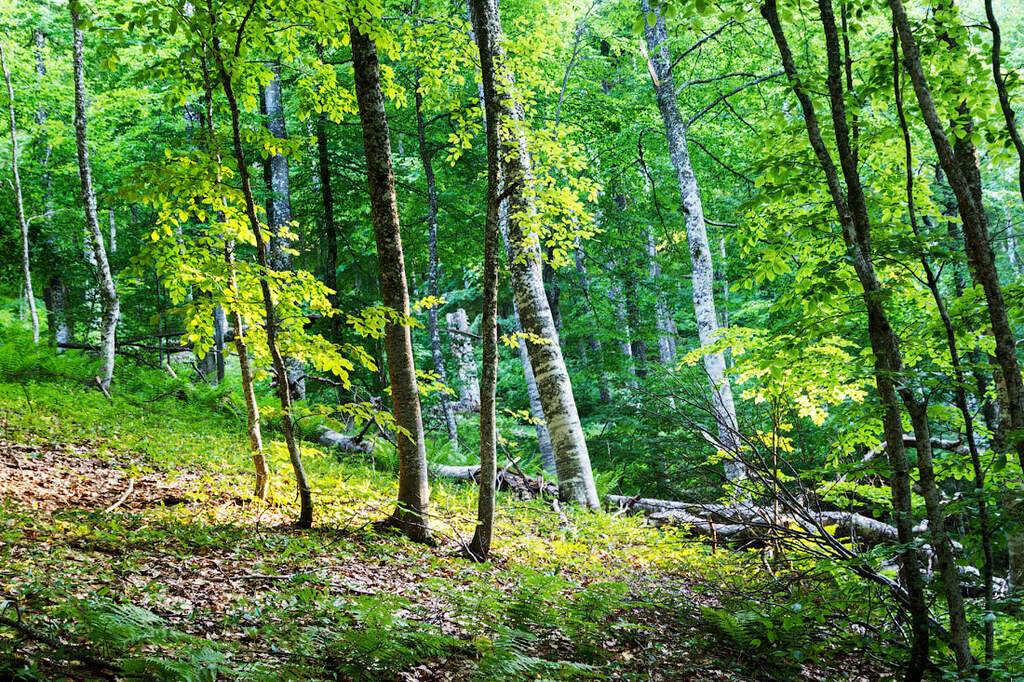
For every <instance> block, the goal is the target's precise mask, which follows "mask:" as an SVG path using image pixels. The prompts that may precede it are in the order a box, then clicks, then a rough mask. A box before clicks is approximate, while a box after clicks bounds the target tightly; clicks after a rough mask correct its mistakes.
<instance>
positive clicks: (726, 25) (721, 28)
mask: <svg viewBox="0 0 1024 682" xmlns="http://www.w3.org/2000/svg"><path fill="white" fill-rule="evenodd" d="M735 23H736V20H735V19H730V20H729V21H727V22H725V23H724V24H722V25H721V26H719V27H718V28H717V29H716V30H714V31H712V32H711V33H709V34H708V35H706V36H704V37H703V38H701V39H700V40H698V41H697V42H695V43H694V44H693V45H691V46H690V47H688V48H686V49H685V50H683V53H682V54H681V55H679V56H678V57H676V59H675V61H674V62H672V64H670V65H669V67H668V72H669V73H672V69H674V68H676V64H678V63H679V62H680V61H682V59H683V57H685V56H686V55H688V54H690V53H692V52H693V51H694V50H697V49H700V46H701V45H703V44H704V43H706V42H708V41H709V40H711V39H712V38H714V37H715V36H717V35H718V34H719V33H721V32H722V31H724V30H725V29H727V28H729V27H730V26H732V25H733V24H735Z"/></svg>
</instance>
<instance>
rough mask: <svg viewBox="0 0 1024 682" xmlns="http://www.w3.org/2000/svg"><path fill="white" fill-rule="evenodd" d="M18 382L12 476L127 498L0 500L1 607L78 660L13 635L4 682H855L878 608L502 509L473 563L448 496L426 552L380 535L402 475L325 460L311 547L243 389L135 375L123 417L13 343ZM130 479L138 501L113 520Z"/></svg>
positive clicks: (721, 560) (627, 520) (310, 456)
mask: <svg viewBox="0 0 1024 682" xmlns="http://www.w3.org/2000/svg"><path fill="white" fill-rule="evenodd" d="M0 370H2V371H3V381H2V382H0V429H2V431H0V435H2V439H3V441H4V443H3V446H4V447H5V448H12V447H16V448H17V453H16V455H17V459H16V460H14V461H15V462H27V463H31V462H32V461H33V460H36V461H46V462H48V463H50V464H48V466H52V467H55V468H58V469H62V470H63V469H67V470H73V471H79V470H80V471H81V474H80V475H79V476H78V478H76V479H75V480H77V481H79V483H77V484H76V485H82V486H90V485H95V486H99V485H100V484H101V482H104V481H107V482H108V483H103V485H106V486H107V488H105V489H104V492H103V497H102V499H100V500H99V502H97V503H96V504H92V505H85V506H82V505H76V504H73V503H68V504H62V503H60V499H59V498H60V495H61V494H63V491H61V490H56V491H53V490H50V491H49V492H47V493H46V499H43V498H42V497H41V496H40V497H39V499H32V497H33V495H40V493H39V492H38V490H39V489H37V488H33V487H31V486H29V487H22V488H18V487H17V486H18V485H19V484H18V483H17V482H16V483H15V484H14V488H13V489H12V488H10V487H8V488H0V612H2V615H4V616H5V617H7V618H11V619H19V620H20V621H21V622H22V623H24V624H25V625H27V626H28V627H30V628H31V629H32V630H33V631H34V632H36V633H37V634H42V635H46V636H48V637H51V638H56V639H57V640H59V641H60V642H61V646H60V647H54V646H52V645H48V644H46V643H42V642H40V641H37V640H36V639H34V638H31V637H30V638H26V637H23V636H21V635H19V634H17V633H16V632H15V631H14V630H13V629H11V628H9V627H4V626H3V625H0V679H63V678H64V677H68V678H74V677H75V676H79V678H81V676H83V675H84V676H85V677H86V678H88V677H89V674H90V672H92V673H97V674H99V673H103V672H104V671H103V670H102V665H108V666H109V667H108V669H107V670H106V671H105V673H111V672H113V671H116V673H117V675H118V676H119V677H120V678H121V679H161V680H217V679H238V680H289V679H294V680H305V679H350V680H389V679H458V680H462V679H467V680H470V679H472V680H535V679H551V680H557V679H636V680H641V679H643V680H646V679H689V678H691V677H692V678H696V679H701V678H702V677H704V676H705V675H707V676H711V672H710V671H714V674H715V675H717V676H719V679H797V678H804V677H808V676H811V677H813V676H814V675H815V674H820V672H818V673H816V671H821V670H828V671H831V672H832V673H833V674H834V676H836V677H843V676H847V675H851V676H852V675H853V673H854V671H853V670H850V669H844V667H843V665H844V664H843V663H842V662H841V661H839V657H840V656H842V655H843V654H842V648H843V647H845V646H847V645H848V643H845V644H844V643H843V641H842V640H841V639H839V640H836V639H829V638H828V637H824V636H822V634H821V632H822V628H823V627H825V626H826V625H827V620H828V618H829V617H830V615H829V614H833V613H834V612H835V609H836V608H845V606H843V605H845V604H848V603H851V602H855V601H856V600H857V599H860V598H861V595H860V594H854V593H851V594H849V595H846V596H843V597H842V599H843V600H845V601H843V602H842V605H840V606H838V607H837V606H836V605H835V604H819V606H818V607H817V608H813V607H814V601H815V597H814V596H813V595H814V594H816V593H817V591H818V590H820V585H821V581H825V582H826V583H828V584H833V583H834V582H835V581H834V579H833V578H831V577H830V576H827V575H826V576H818V577H815V578H814V579H813V580H810V579H808V578H807V577H806V576H803V577H801V576H797V577H796V578H793V577H788V578H784V577H780V576H779V575H773V574H772V573H770V572H768V571H765V570H764V568H763V556H762V555H761V554H759V553H757V552H727V551H722V550H718V551H717V552H716V551H714V549H713V548H711V547H709V546H707V545H705V544H703V543H700V542H697V541H694V540H690V539H688V538H686V537H684V536H682V535H680V534H679V533H677V532H676V531H673V530H670V529H669V530H666V529H654V528H649V527H646V526H645V525H644V523H643V522H642V519H639V518H636V517H630V516H616V515H612V514H606V513H594V512H584V511H580V510H575V509H568V510H566V512H565V513H566V516H565V517H562V516H560V515H559V514H558V513H557V512H556V511H555V510H553V509H552V508H551V507H550V506H548V504H547V503H545V502H544V501H539V500H532V501H519V500H514V499H512V498H508V497H505V496H504V495H501V496H500V497H499V505H498V506H499V511H498V517H497V521H496V531H495V538H496V540H495V546H494V551H493V554H492V560H491V561H489V562H486V563H482V564H477V563H471V562H468V561H466V560H464V559H463V558H461V556H460V549H461V548H462V546H463V543H464V542H466V541H468V539H469V537H470V536H471V534H472V528H473V517H474V515H475V502H476V500H475V494H476V490H475V488H474V487H471V486H467V485H463V484H458V483H455V482H433V484H432V497H431V509H432V514H433V517H432V527H433V530H434V532H435V535H436V537H437V539H438V541H439V542H438V545H437V546H436V547H428V546H424V545H420V544H414V543H412V542H409V541H407V540H406V539H404V538H402V537H400V536H397V535H393V534H381V533H378V532H377V531H375V530H374V526H373V521H375V520H379V519H381V518H383V517H384V516H385V515H386V514H387V513H388V512H390V511H391V508H392V505H393V502H392V501H393V499H394V496H395V491H396V483H395V475H394V471H393V465H392V464H391V462H392V460H393V457H391V456H389V455H387V454H385V455H384V456H382V457H379V458H377V459H373V458H370V457H355V456H346V457H343V458H340V459H339V458H338V457H337V456H335V455H334V454H332V453H328V452H324V451H323V450H321V449H319V448H317V447H315V446H313V445H311V444H310V443H304V444H303V457H304V459H305V463H306V467H307V472H308V474H309V478H310V481H311V482H312V484H313V496H314V503H315V505H316V516H315V526H314V528H313V529H312V530H309V531H299V530H295V529H294V528H292V527H291V526H290V521H291V520H292V519H293V517H294V515H295V514H296V512H297V504H296V501H295V495H294V490H293V488H292V485H291V483H290V480H291V479H290V469H289V464H288V458H287V453H286V451H285V449H284V448H283V446H282V444H281V443H279V442H277V441H275V440H273V438H268V442H267V449H268V452H269V456H270V460H271V464H272V469H273V479H272V486H271V494H270V497H269V500H268V502H267V503H266V504H263V503H260V502H258V501H255V500H253V499H252V498H251V495H250V493H249V486H250V485H251V475H250V465H251V463H250V459H249V454H248V446H247V440H246V437H245V428H244V418H243V417H244V415H240V413H239V405H238V404H237V403H236V398H235V397H234V395H233V391H232V385H231V382H230V381H229V382H228V383H227V385H226V386H225V387H222V388H220V389H211V388H208V387H202V386H200V387H196V386H193V385H191V384H190V383H188V382H187V381H183V380H174V379H172V378H170V377H169V375H166V373H163V372H159V371H156V370H148V369H133V368H124V369H122V370H121V372H120V373H119V375H118V377H117V379H116V381H115V384H114V389H113V391H112V398H111V399H108V398H107V397H105V396H104V395H103V394H102V393H101V392H100V391H99V390H97V389H96V388H95V387H90V386H89V385H88V380H89V377H90V376H92V375H93V371H94V366H93V363H92V361H91V360H89V359H88V358H85V357H82V356H78V355H75V354H71V353H69V354H66V355H64V356H61V357H59V358H54V357H53V356H51V355H49V351H47V350H46V349H42V350H40V351H38V352H36V351H34V350H33V349H31V348H27V347H25V346H24V345H20V344H12V343H7V344H5V345H3V346H0ZM42 458H49V459H42ZM112 472H113V473H112ZM50 473H53V472H43V473H40V474H39V475H40V476H44V477H45V475H49V474H50ZM111 476H113V478H111ZM129 479H130V480H132V481H133V484H134V485H135V489H134V491H133V493H132V495H129V496H128V497H127V498H126V500H125V502H124V503H123V504H122V505H120V506H119V507H118V508H117V509H115V510H113V511H109V512H108V511H105V508H106V507H107V506H109V504H108V503H110V502H112V501H114V500H115V499H116V498H118V496H119V493H120V491H121V490H122V489H125V483H126V481H127V480H129ZM12 480H15V481H19V480H21V479H18V478H12ZM33 480H34V479H33ZM26 485H28V484H26ZM44 487H45V486H44ZM54 496H56V497H57V499H56V500H54V499H53V497H54ZM837 594H840V595H841V593H838V592H837ZM772 626H774V627H772ZM90 658H91V659H98V660H99V661H100V664H97V663H96V662H95V660H94V661H93V662H92V663H89V662H88V660H89V659H90ZM815 659H817V660H819V662H818V663H815V667H813V668H809V667H808V666H807V663H806V662H807V661H811V660H815ZM830 661H838V662H836V663H830ZM97 665H100V666H101V667H100V668H97ZM434 674H437V675H438V677H436V678H435V677H431V676H430V675H434Z"/></svg>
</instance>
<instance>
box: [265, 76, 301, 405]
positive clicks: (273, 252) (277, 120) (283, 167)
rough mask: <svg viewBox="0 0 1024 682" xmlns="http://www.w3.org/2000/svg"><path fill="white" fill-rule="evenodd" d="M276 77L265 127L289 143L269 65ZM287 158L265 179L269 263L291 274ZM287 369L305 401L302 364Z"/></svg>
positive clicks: (268, 164)
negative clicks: (267, 195) (285, 233)
mask: <svg viewBox="0 0 1024 682" xmlns="http://www.w3.org/2000/svg"><path fill="white" fill-rule="evenodd" d="M268 66H269V68H270V70H271V72H273V74H274V78H273V80H271V81H270V82H269V83H267V85H266V86H265V87H264V88H263V101H262V105H263V111H264V115H265V116H266V121H265V123H266V126H267V130H269V131H270V134H271V135H273V136H274V138H275V139H278V140H287V139H288V131H287V129H286V128H285V123H284V99H283V97H282V94H281V64H280V62H271V63H270V64H268ZM288 175H289V164H288V157H287V156H285V155H284V154H280V153H275V154H271V155H270V156H268V157H267V158H266V159H265V160H264V178H265V180H266V184H267V191H268V192H269V194H270V196H269V198H268V199H267V207H266V208H267V227H268V228H269V229H270V239H269V245H270V248H269V251H268V253H267V261H268V263H269V264H270V269H271V270H276V271H277V272H291V270H292V255H291V254H290V253H289V252H288V250H289V249H291V247H292V242H291V239H289V238H288V237H285V236H284V235H283V234H282V233H283V232H285V231H287V230H289V229H291V228H290V226H289V225H288V223H290V222H291V219H292V201H291V187H290V184H289V178H288ZM284 362H285V367H286V368H287V380H288V391H289V393H290V394H291V397H292V399H293V400H305V399H306V379H305V372H304V371H303V367H302V361H301V360H297V359H295V358H291V357H285V360H284Z"/></svg>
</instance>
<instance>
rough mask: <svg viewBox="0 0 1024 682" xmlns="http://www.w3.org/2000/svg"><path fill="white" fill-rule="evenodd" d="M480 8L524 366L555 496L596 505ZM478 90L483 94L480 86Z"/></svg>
mask: <svg viewBox="0 0 1024 682" xmlns="http://www.w3.org/2000/svg"><path fill="white" fill-rule="evenodd" d="M480 9H481V10H482V11H481V12H480V13H477V12H474V13H473V17H472V19H473V23H474V30H475V32H476V33H477V34H479V33H480V31H481V30H482V29H483V28H484V27H485V26H486V29H487V32H488V33H489V35H490V36H491V39H490V44H491V46H492V47H491V51H492V57H493V60H494V69H493V78H494V81H495V83H494V85H493V88H491V90H492V92H493V93H495V95H496V96H497V97H498V102H497V109H498V111H499V112H500V123H499V126H500V130H499V131H498V135H499V139H500V141H501V149H502V153H501V155H500V156H501V160H502V177H503V183H504V185H503V186H504V189H503V190H502V194H507V201H508V245H509V248H508V251H509V268H510V270H511V272H512V286H513V291H514V294H515V299H516V307H517V309H518V313H519V319H520V322H521V323H522V325H523V330H524V334H525V335H526V338H525V341H526V345H527V348H528V349H529V352H530V364H531V366H532V368H533V373H534V376H535V377H536V379H537V388H538V390H539V393H540V400H541V405H542V406H543V408H544V420H545V422H546V424H547V427H548V433H549V435H550V436H551V444H552V449H553V451H554V455H555V466H556V468H557V470H558V484H559V487H558V490H559V495H560V496H561V497H562V498H563V499H564V500H567V501H572V502H576V503H579V504H581V505H584V506H587V507H591V508H594V509H596V508H598V507H599V506H600V501H599V500H598V496H597V489H596V488H595V487H594V475H593V471H592V470H591V465H590V455H589V453H588V452H587V443H586V440H585V438H584V435H583V427H582V424H581V423H580V417H579V413H578V412H577V409H576V400H575V397H574V396H573V393H572V383H571V381H570V379H569V373H568V371H567V370H566V367H565V360H564V359H563V357H562V350H561V346H560V344H559V340H558V331H557V330H556V329H555V324H554V320H553V319H552V316H551V309H550V307H549V305H548V300H547V296H546V295H545V293H544V280H543V274H542V269H541V261H542V254H541V248H540V243H539V240H538V238H537V236H536V234H531V233H529V232H528V231H526V227H527V223H528V221H529V220H530V218H531V217H532V216H535V215H536V211H537V207H536V205H535V203H534V201H533V199H532V195H531V192H530V185H531V183H532V182H533V177H532V161H531V159H530V152H529V149H528V145H527V140H526V137H525V131H524V130H523V127H524V126H525V119H524V115H523V111H522V107H521V105H518V104H517V103H516V101H515V87H514V86H515V83H514V79H513V78H512V74H511V72H510V71H509V70H508V68H507V67H506V66H505V64H504V47H503V46H502V32H501V20H500V18H499V16H498V7H497V5H496V4H495V3H494V2H493V1H488V2H486V3H484V4H483V6H481V7H480ZM484 94H485V99H486V94H487V89H485V91H484ZM485 105H486V102H485ZM492 106H494V105H492Z"/></svg>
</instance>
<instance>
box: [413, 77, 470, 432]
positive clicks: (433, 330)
mask: <svg viewBox="0 0 1024 682" xmlns="http://www.w3.org/2000/svg"><path fill="white" fill-rule="evenodd" d="M415 88H416V93H415V97H416V146H417V148H418V150H419V154H420V163H422V164H423V175H424V176H425V178H426V181H427V240H428V242H427V243H428V246H427V248H428V254H429V255H428V263H429V264H428V266H427V296H430V297H432V298H435V299H436V298H437V297H438V294H439V289H438V279H439V278H440V276H441V263H440V260H439V259H438V257H437V180H436V179H435V177H434V160H433V156H432V154H431V153H430V150H429V149H427V123H426V121H425V120H424V117H423V93H422V91H421V90H420V72H419V69H417V70H416V76H415ZM437 309H438V305H436V304H435V305H432V306H430V309H429V310H428V311H427V329H428V330H429V332H430V354H431V357H432V358H433V360H434V371H435V372H437V376H438V378H439V379H440V381H441V383H443V384H445V385H447V384H448V376H447V372H446V371H445V366H444V354H443V353H442V352H441V332H440V330H439V329H438V326H437ZM439 399H440V403H441V413H442V414H443V415H444V425H445V428H446V429H447V430H448V441H449V442H450V443H451V444H452V447H453V448H454V449H456V450H457V449H458V448H459V428H458V424H457V423H456V422H455V410H453V409H452V402H451V400H450V399H449V397H448V393H447V392H446V391H441V392H440V395H439Z"/></svg>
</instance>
